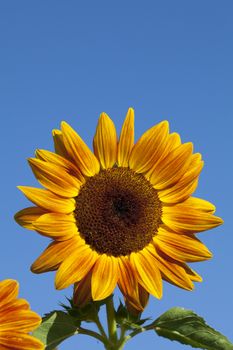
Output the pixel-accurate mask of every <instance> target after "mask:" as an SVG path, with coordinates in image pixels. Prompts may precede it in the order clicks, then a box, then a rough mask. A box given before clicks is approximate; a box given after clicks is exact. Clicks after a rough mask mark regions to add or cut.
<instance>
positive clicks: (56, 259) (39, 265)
mask: <svg viewBox="0 0 233 350" xmlns="http://www.w3.org/2000/svg"><path fill="white" fill-rule="evenodd" d="M79 245H80V243H79V239H78V238H76V236H75V238H71V239H69V240H66V241H55V242H53V243H51V244H49V246H48V247H47V248H46V249H45V251H44V252H43V253H42V254H41V255H40V256H39V257H38V258H37V259H36V261H35V262H34V263H33V264H32V266H31V271H32V272H34V273H43V272H47V271H54V270H57V269H58V267H59V266H60V265H61V263H62V262H63V261H64V260H65V259H66V258H67V257H68V256H70V255H71V254H72V253H73V252H74V251H75V250H76V249H78V247H79Z"/></svg>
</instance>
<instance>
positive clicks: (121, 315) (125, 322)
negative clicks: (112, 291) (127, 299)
mask: <svg viewBox="0 0 233 350" xmlns="http://www.w3.org/2000/svg"><path fill="white" fill-rule="evenodd" d="M140 317H141V314H140V313H139V314H137V315H133V314H131V313H130V312H129V311H128V310H127V308H126V306H125V305H123V304H122V302H121V301H120V305H119V306H118V309H117V311H116V322H117V324H118V325H122V326H124V327H125V328H126V329H128V330H130V329H133V330H135V329H141V328H142V327H141V326H142V325H143V324H144V323H145V322H146V321H148V320H149V318H145V319H140Z"/></svg>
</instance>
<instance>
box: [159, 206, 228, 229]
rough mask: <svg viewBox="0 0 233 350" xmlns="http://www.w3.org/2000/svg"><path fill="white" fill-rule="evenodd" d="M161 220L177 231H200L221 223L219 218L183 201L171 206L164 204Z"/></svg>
mask: <svg viewBox="0 0 233 350" xmlns="http://www.w3.org/2000/svg"><path fill="white" fill-rule="evenodd" d="M184 203H185V202H184ZM162 221H163V223H164V224H165V225H167V226H168V227H170V228H171V229H172V230H173V231H175V232H178V233H196V232H201V231H205V230H209V229H211V228H214V227H216V226H219V225H221V224H222V223H223V220H222V219H221V218H219V217H217V216H214V215H212V214H211V213H209V212H205V211H203V210H200V209H195V208H192V206H189V205H187V204H186V205H185V204H183V203H181V204H177V205H174V206H172V207H166V206H164V207H163V215H162Z"/></svg>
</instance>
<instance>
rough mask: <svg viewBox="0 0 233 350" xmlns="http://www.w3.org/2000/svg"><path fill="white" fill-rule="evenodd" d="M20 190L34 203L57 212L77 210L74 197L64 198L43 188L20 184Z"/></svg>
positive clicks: (65, 212) (66, 212) (67, 212)
mask: <svg viewBox="0 0 233 350" xmlns="http://www.w3.org/2000/svg"><path fill="white" fill-rule="evenodd" d="M18 188H19V189H20V191H22V192H23V194H24V195H25V196H26V197H27V198H28V199H29V200H30V201H31V202H33V203H34V204H36V205H38V206H39V207H42V208H43V209H47V210H50V211H53V212H56V213H63V214H69V213H71V212H73V211H74V210H75V200H74V199H73V198H62V197H59V196H57V195H56V194H54V193H52V192H50V191H48V190H44V189H41V188H35V187H29V186H18Z"/></svg>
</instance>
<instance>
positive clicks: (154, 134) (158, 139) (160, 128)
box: [129, 121, 169, 173]
mask: <svg viewBox="0 0 233 350" xmlns="http://www.w3.org/2000/svg"><path fill="white" fill-rule="evenodd" d="M168 128H169V124H168V122H167V121H163V122H161V123H159V124H157V125H155V126H153V127H152V128H151V129H149V130H147V131H146V132H145V133H144V134H143V135H142V136H141V138H140V139H139V140H138V141H137V143H136V144H135V145H134V147H133V149H132V152H131V155H130V158H129V167H130V169H132V170H134V171H136V172H138V173H142V172H147V171H148V170H149V169H151V168H152V166H153V164H154V163H155V162H156V161H157V159H159V158H160V156H161V154H162V153H163V151H164V149H165V147H166V139H167V136H168Z"/></svg>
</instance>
